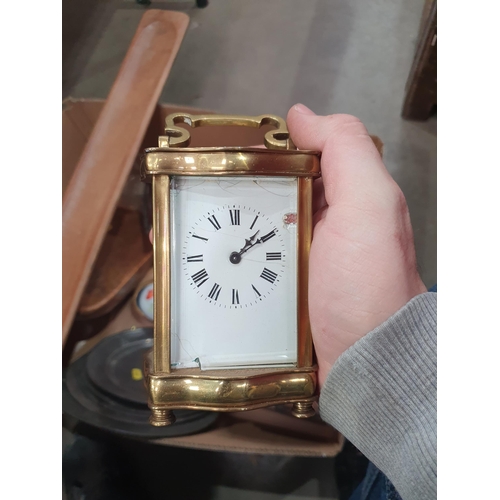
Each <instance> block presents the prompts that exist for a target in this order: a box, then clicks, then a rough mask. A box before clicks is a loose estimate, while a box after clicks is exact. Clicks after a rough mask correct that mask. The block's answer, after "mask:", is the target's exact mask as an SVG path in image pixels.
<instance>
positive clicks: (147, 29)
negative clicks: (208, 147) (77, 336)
mask: <svg viewBox="0 0 500 500" xmlns="http://www.w3.org/2000/svg"><path fill="white" fill-rule="evenodd" d="M188 22H189V18H188V17H187V16H186V15H185V14H183V13H179V12H169V11H159V10H149V11H147V12H146V13H145V14H144V16H143V18H142V20H141V22H140V24H139V27H138V28H137V32H136V34H135V36H134V39H133V40H132V43H131V45H130V47H129V50H128V52H127V55H126V56H125V59H124V61H123V63H122V66H121V68H120V71H119V73H118V76H117V78H116V81H115V83H114V85H113V87H112V89H111V92H110V94H109V96H108V99H107V101H106V104H105V106H104V109H103V110H102V112H101V114H100V116H99V119H98V122H97V124H96V125H95V127H94V129H93V132H92V135H91V136H90V139H89V140H88V142H87V144H86V146H85V149H84V151H83V154H82V156H81V158H80V160H79V162H78V164H77V166H76V169H75V171H74V173H73V175H72V177H71V180H70V181H69V184H68V187H67V189H66V191H65V193H64V198H63V246H62V251H63V262H62V264H63V269H62V271H63V272H62V274H63V283H62V284H63V287H62V295H63V302H62V330H63V332H62V333H63V335H62V338H63V345H64V342H65V339H66V337H67V335H68V332H69V328H70V326H71V323H72V321H73V318H74V315H75V313H76V309H77V307H78V304H79V302H80V299H81V296H82V293H83V290H84V287H85V285H86V283H87V280H88V278H89V276H90V273H91V270H92V266H93V264H94V261H95V259H96V257H97V253H98V251H99V248H100V246H101V244H102V241H103V239H104V236H105V234H106V231H107V229H108V226H109V223H110V221H111V218H112V216H113V213H114V210H115V207H116V203H117V201H118V198H119V196H120V194H121V192H122V188H123V186H124V184H125V181H126V179H127V177H128V175H129V172H130V169H131V167H132V165H133V162H134V160H135V158H136V154H137V151H138V150H139V148H140V145H141V142H142V140H143V137H144V135H145V133H146V130H147V128H148V125H149V123H150V121H151V118H152V115H153V112H154V110H155V107H156V104H157V101H158V97H159V95H160V92H161V90H162V88H163V86H164V83H165V80H166V78H167V76H168V73H169V71H170V68H171V67H172V63H173V61H174V59H175V56H176V54H177V51H178V49H179V46H180V43H181V41H182V38H183V36H184V33H185V31H186V28H187V25H188Z"/></svg>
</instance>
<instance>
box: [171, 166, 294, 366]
mask: <svg viewBox="0 0 500 500" xmlns="http://www.w3.org/2000/svg"><path fill="white" fill-rule="evenodd" d="M171 211H172V238H173V241H172V249H173V251H172V353H171V356H172V366H173V367H174V368H182V367H191V366H200V367H201V369H204V370H210V369H216V368H241V367H250V366H280V365H285V366H286V365H294V364H296V358H297V299H296V282H297V268H296V267H297V265H296V245H297V241H296V238H297V233H296V231H297V228H296V225H295V224H294V223H293V222H292V223H290V221H295V220H296V216H295V215H296V211H297V181H296V179H295V178H272V177H264V178H263V177H249V176H240V177H229V178H228V177H174V178H173V179H172V185H171ZM294 216H295V217H294Z"/></svg>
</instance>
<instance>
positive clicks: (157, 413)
mask: <svg viewBox="0 0 500 500" xmlns="http://www.w3.org/2000/svg"><path fill="white" fill-rule="evenodd" d="M174 422H175V415H174V413H173V412H172V410H161V409H158V408H153V409H152V410H151V417H149V423H150V424H151V425H154V426H155V427H164V426H167V425H172V424H173V423H174Z"/></svg>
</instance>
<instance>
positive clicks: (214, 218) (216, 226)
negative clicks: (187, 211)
mask: <svg viewBox="0 0 500 500" xmlns="http://www.w3.org/2000/svg"><path fill="white" fill-rule="evenodd" d="M208 220H209V221H210V222H211V223H212V226H214V227H215V229H216V230H217V231H218V230H219V229H220V224H219V221H218V220H217V218H216V217H215V215H211V216H210V217H209V218H208Z"/></svg>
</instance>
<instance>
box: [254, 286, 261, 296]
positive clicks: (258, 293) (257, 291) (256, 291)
mask: <svg viewBox="0 0 500 500" xmlns="http://www.w3.org/2000/svg"><path fill="white" fill-rule="evenodd" d="M252 288H253V291H254V292H255V293H256V294H257V295H258V296H259V297H260V292H259V290H257V288H255V287H254V286H253V285H252Z"/></svg>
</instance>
